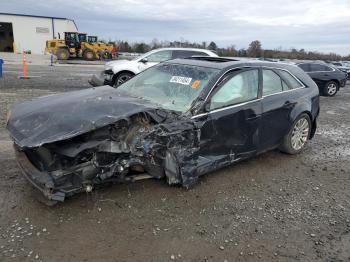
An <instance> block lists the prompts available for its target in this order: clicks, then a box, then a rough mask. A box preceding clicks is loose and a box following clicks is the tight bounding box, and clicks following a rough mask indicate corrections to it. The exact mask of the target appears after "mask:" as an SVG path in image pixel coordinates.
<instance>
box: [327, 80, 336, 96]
mask: <svg viewBox="0 0 350 262" xmlns="http://www.w3.org/2000/svg"><path fill="white" fill-rule="evenodd" d="M327 91H328V95H330V96H332V95H334V94H335V93H336V92H337V85H336V84H334V83H330V84H329V85H328V86H327Z"/></svg>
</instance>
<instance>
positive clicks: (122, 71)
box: [113, 70, 136, 83]
mask: <svg viewBox="0 0 350 262" xmlns="http://www.w3.org/2000/svg"><path fill="white" fill-rule="evenodd" d="M123 73H129V74H133V75H134V76H135V75H136V74H135V73H134V72H132V71H131V70H121V71H119V72H117V73H115V74H114V76H113V83H114V81H115V80H116V79H117V77H118V76H120V75H121V74H123Z"/></svg>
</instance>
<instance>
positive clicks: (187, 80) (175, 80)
mask: <svg viewBox="0 0 350 262" xmlns="http://www.w3.org/2000/svg"><path fill="white" fill-rule="evenodd" d="M191 81H192V78H190V77H183V76H173V77H172V78H171V79H170V83H177V84H181V85H185V86H188V85H190V83H191Z"/></svg>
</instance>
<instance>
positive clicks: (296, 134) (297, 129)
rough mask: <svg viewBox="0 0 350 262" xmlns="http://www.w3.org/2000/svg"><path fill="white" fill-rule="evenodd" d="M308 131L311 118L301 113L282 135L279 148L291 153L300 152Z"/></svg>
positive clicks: (308, 134) (307, 138)
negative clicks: (286, 132)
mask: <svg viewBox="0 0 350 262" xmlns="http://www.w3.org/2000/svg"><path fill="white" fill-rule="evenodd" d="M310 133H311V119H310V117H309V115H308V114H301V115H300V116H299V117H298V118H297V119H296V120H295V121H294V123H293V125H292V127H291V129H290V130H289V132H288V134H287V135H286V136H285V137H284V139H283V142H282V144H281V146H280V150H281V151H282V152H284V153H287V154H291V155H295V154H298V153H300V152H301V151H302V150H303V149H304V148H305V146H306V144H307V142H308V140H309V138H310Z"/></svg>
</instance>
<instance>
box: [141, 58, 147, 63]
mask: <svg viewBox="0 0 350 262" xmlns="http://www.w3.org/2000/svg"><path fill="white" fill-rule="evenodd" d="M140 62H141V63H144V64H147V62H148V59H147V58H142V59H141V60H140Z"/></svg>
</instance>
